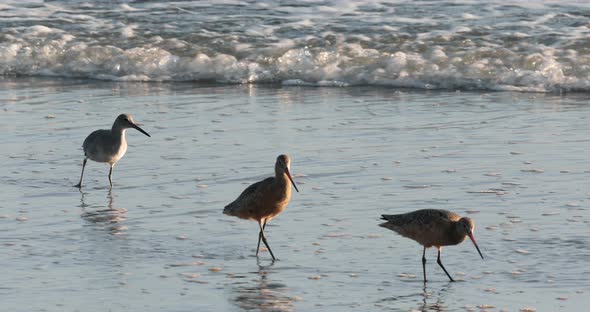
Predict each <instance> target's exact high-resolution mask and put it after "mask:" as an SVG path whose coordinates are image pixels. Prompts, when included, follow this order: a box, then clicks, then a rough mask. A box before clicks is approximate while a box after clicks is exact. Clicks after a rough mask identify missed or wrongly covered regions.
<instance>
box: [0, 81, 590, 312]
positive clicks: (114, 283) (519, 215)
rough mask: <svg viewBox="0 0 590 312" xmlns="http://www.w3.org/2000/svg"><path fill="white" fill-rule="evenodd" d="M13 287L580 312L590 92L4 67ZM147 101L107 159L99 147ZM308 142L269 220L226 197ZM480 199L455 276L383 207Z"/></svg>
mask: <svg viewBox="0 0 590 312" xmlns="http://www.w3.org/2000/svg"><path fill="white" fill-rule="evenodd" d="M0 108H1V111H0V115H1V116H2V117H1V120H2V122H1V123H0V143H1V146H2V152H1V153H0V161H1V162H2V163H3V168H4V170H2V172H1V173H0V181H1V182H0V183H2V189H3V192H2V193H1V195H0V224H1V226H0V229H1V230H0V231H1V235H0V244H1V246H2V250H3V251H2V253H0V263H2V265H3V272H4V273H3V276H4V278H3V283H2V284H3V285H2V287H0V300H1V301H2V303H3V305H4V308H5V309H6V310H10V311H109V310H112V311H123V310H124V311H195V310H199V311H241V310H254V311H310V310H321V311H381V310H384V311H391V310H393V311H410V310H427V311H443V310H445V311H447V310H448V311H456V310H473V311H480V310H485V311H502V310H505V311H519V310H521V311H527V310H526V309H528V308H530V309H536V311H556V310H560V311H576V310H577V311H579V310H583V309H584V308H585V304H586V301H587V294H588V293H589V292H590V282H589V281H590V271H589V270H588V268H587V263H588V259H589V257H590V252H589V251H588V250H590V248H589V247H590V240H589V239H588V235H587V234H588V229H589V223H590V212H589V210H588V199H589V197H588V187H587V183H586V181H588V180H589V178H590V163H589V162H588V153H587V152H586V145H587V144H588V142H589V139H588V138H589V137H590V123H589V122H588V116H590V115H589V114H588V113H589V112H590V107H589V106H588V105H587V96H585V95H584V94H567V95H561V96H559V95H554V94H533V93H508V92H498V93H480V92H428V91H415V90H401V91H400V90H392V89H387V88H374V87H350V88H305V87H280V86H264V85H263V86H249V85H238V86H219V85H216V86H215V85H210V86H206V85H205V86H203V85H195V84H189V83H187V84H178V83H177V84H157V83H152V84H142V83H115V82H99V81H87V80H50V79H26V80H22V79H17V80H13V79H6V78H4V79H2V80H0ZM120 113H129V114H132V115H133V116H134V118H135V120H136V121H137V122H139V123H140V124H141V125H142V128H143V129H145V130H146V131H147V132H149V133H150V134H151V135H152V137H151V138H148V137H146V136H144V135H143V134H141V133H139V132H137V131H135V130H133V129H131V130H129V131H128V132H127V141H128V143H129V145H130V146H129V149H128V151H127V154H126V155H125V157H124V158H123V159H122V160H120V161H119V163H118V164H117V166H116V167H115V170H114V174H113V181H114V187H113V189H112V191H109V188H108V178H107V174H108V166H107V165H105V164H99V163H95V162H89V163H88V165H87V167H86V172H85V180H84V188H83V189H82V191H81V192H80V191H79V190H78V189H76V188H74V187H72V186H73V185H74V184H76V183H77V182H78V179H79V174H80V170H81V164H82V159H83V158H82V151H81V147H80V146H81V144H82V142H83V140H84V138H85V137H86V136H87V135H88V134H89V133H90V132H91V131H93V130H95V129H99V128H109V127H110V126H111V124H112V122H113V121H114V119H115V118H116V116H117V115H118V114H120ZM280 153H287V154H289V155H291V157H292V172H293V173H294V175H295V180H296V182H297V183H298V186H299V189H300V191H301V192H300V193H294V194H293V198H292V201H291V204H290V205H289V207H288V208H287V210H286V211H285V212H283V214H281V215H280V216H279V217H277V218H276V219H275V220H273V221H272V222H271V223H270V224H269V225H268V227H267V237H268V240H269V243H270V245H271V246H272V247H273V252H274V253H275V255H276V256H277V258H278V259H279V260H278V261H276V262H275V263H272V262H271V261H270V255H269V254H268V253H267V252H262V253H261V256H260V258H259V259H257V258H256V257H255V256H254V252H255V248H256V240H257V237H258V229H257V225H256V223H254V222H248V221H245V220H239V219H237V218H232V217H228V216H225V215H223V214H222V213H221V211H222V209H223V206H225V205H226V204H227V203H229V202H231V201H232V200H233V199H235V198H236V197H237V196H238V195H239V193H240V192H241V191H242V190H243V189H244V188H245V187H246V186H247V185H248V184H250V183H252V182H255V181H258V180H260V179H262V178H264V177H266V176H269V175H271V174H272V172H273V165H274V160H275V158H276V156H277V155H278V154H280ZM422 208H441V209H448V210H452V211H454V212H456V213H459V214H461V215H469V216H470V217H472V218H473V219H474V220H475V222H476V229H475V236H476V238H477V239H478V243H479V245H480V247H481V249H482V252H483V254H484V256H485V257H486V259H485V260H481V259H480V258H479V256H478V254H477V252H476V251H475V248H474V247H473V246H472V244H471V243H470V242H468V241H467V242H465V243H463V244H461V245H459V246H454V247H449V248H444V249H443V256H442V257H443V262H444V264H445V266H446V268H447V269H448V270H449V273H450V274H451V275H453V277H454V278H455V279H457V280H460V281H459V282H457V283H449V282H448V279H447V277H446V276H445V274H444V272H442V270H441V269H440V268H439V267H438V266H437V265H436V251H435V250H434V249H431V250H429V251H428V252H427V258H428V263H427V274H428V276H429V279H430V281H429V282H428V283H427V284H426V286H425V287H424V285H423V283H422V280H421V274H422V267H421V262H420V259H421V252H422V248H421V246H419V245H418V244H417V243H415V242H413V241H411V240H408V239H406V238H403V237H400V236H398V235H396V234H394V233H393V232H391V231H388V230H386V229H383V228H379V227H378V226H377V225H378V223H379V220H378V219H379V216H380V214H381V213H390V214H393V213H403V212H407V211H412V210H416V209H422Z"/></svg>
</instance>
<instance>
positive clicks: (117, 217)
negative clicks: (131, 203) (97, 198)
mask: <svg viewBox="0 0 590 312" xmlns="http://www.w3.org/2000/svg"><path fill="white" fill-rule="evenodd" d="M80 193H81V194H82V196H81V199H80V202H81V204H80V207H81V208H82V215H81V217H82V219H84V220H86V221H87V222H88V223H89V224H90V225H93V226H100V227H101V228H104V229H105V230H106V231H108V232H109V233H110V234H113V235H121V234H125V230H127V226H125V225H124V224H123V223H122V222H123V221H125V220H126V219H127V209H125V208H115V207H114V206H113V197H114V196H113V193H112V190H109V192H108V194H107V206H106V207H105V206H102V205H88V204H86V201H85V198H84V196H85V195H86V193H84V192H82V191H80Z"/></svg>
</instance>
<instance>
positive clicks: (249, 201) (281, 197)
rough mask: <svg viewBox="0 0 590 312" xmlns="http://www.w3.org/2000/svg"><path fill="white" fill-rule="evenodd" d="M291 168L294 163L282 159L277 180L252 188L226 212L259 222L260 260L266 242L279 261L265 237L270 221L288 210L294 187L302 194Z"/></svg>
mask: <svg viewBox="0 0 590 312" xmlns="http://www.w3.org/2000/svg"><path fill="white" fill-rule="evenodd" d="M290 168H291V159H290V158H289V156H287V155H279V157H277V161H276V163H275V176H274V177H269V178H266V179H264V180H262V181H259V182H256V183H254V184H252V185H250V186H248V187H247V188H246V189H245V190H244V191H243V192H242V194H240V196H238V198H237V199H236V200H234V201H233V202H231V203H230V204H229V205H227V206H225V208H224V209H223V213H224V214H226V215H230V216H236V217H238V218H240V219H248V220H254V221H256V222H258V226H259V227H260V232H259V233H258V246H256V256H258V250H259V249H260V240H262V241H263V242H264V245H266V248H268V251H269V252H270V256H271V257H272V259H273V260H275V259H276V258H275V256H274V254H273V253H272V250H271V249H270V246H269V245H268V242H267V241H266V237H265V236H264V228H265V227H266V224H267V223H268V222H269V221H270V220H272V219H273V218H274V217H276V216H277V215H278V214H279V213H281V212H282V211H283V210H285V208H287V204H289V200H290V199H291V185H293V187H294V188H295V190H296V191H297V192H299V190H298V189H297V186H296V185H295V182H293V178H292V177H291V172H290V171H289V170H290Z"/></svg>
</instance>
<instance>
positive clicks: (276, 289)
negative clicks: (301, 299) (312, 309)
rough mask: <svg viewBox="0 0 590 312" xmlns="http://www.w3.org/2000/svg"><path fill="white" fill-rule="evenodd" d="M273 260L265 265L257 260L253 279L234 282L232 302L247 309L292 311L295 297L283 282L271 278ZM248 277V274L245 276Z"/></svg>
mask: <svg viewBox="0 0 590 312" xmlns="http://www.w3.org/2000/svg"><path fill="white" fill-rule="evenodd" d="M273 265H274V261H273V262H272V263H271V264H269V265H266V266H263V265H261V264H260V262H258V271H257V272H253V273H254V274H255V278H254V279H253V280H248V281H243V282H236V283H234V286H235V289H234V292H235V296H234V298H233V299H232V300H233V301H234V303H235V304H236V305H237V306H239V307H240V308H241V309H243V310H247V311H292V310H293V301H295V298H294V297H293V296H290V294H289V292H290V289H289V288H288V287H287V286H286V285H285V284H283V283H281V282H279V281H275V280H273V279H272V275H273V273H274V272H273V270H272V267H273ZM246 278H249V275H248V276H246Z"/></svg>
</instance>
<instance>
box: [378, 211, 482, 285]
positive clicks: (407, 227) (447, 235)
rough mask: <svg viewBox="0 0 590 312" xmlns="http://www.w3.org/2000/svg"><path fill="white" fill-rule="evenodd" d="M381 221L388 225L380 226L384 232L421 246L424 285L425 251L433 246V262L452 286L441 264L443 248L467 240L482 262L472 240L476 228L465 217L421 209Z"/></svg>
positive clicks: (383, 217)
mask: <svg viewBox="0 0 590 312" xmlns="http://www.w3.org/2000/svg"><path fill="white" fill-rule="evenodd" d="M381 219H382V220H386V221H387V222H384V223H381V224H379V226H382V227H384V228H387V229H390V230H392V231H395V232H397V233H398V234H400V235H401V236H404V237H407V238H410V239H413V240H415V241H416V242H418V243H419V244H420V245H422V246H424V251H423V253H422V272H423V273H424V282H426V248H429V247H432V246H435V247H437V249H438V257H437V260H436V262H437V263H438V265H440V267H441V268H442V269H443V271H445V273H446V274H447V276H448V277H449V279H450V280H451V282H454V281H455V280H453V278H452V277H451V275H450V274H449V272H447V269H445V267H444V266H443V264H442V262H441V260H440V251H441V249H442V246H450V245H458V244H459V243H461V242H462V241H464V240H465V237H467V236H468V237H469V238H470V239H471V241H472V242H473V245H475V248H476V249H477V252H478V253H479V255H480V256H481V258H482V259H483V255H482V254H481V251H480V250H479V247H478V246H477V243H476V242H475V237H473V229H474V227H475V224H474V223H473V220H471V219H470V218H467V217H463V218H461V217H460V216H459V215H457V214H455V213H452V212H450V211H447V210H442V209H422V210H416V211H413V212H408V213H404V214H397V215H382V216H381Z"/></svg>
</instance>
